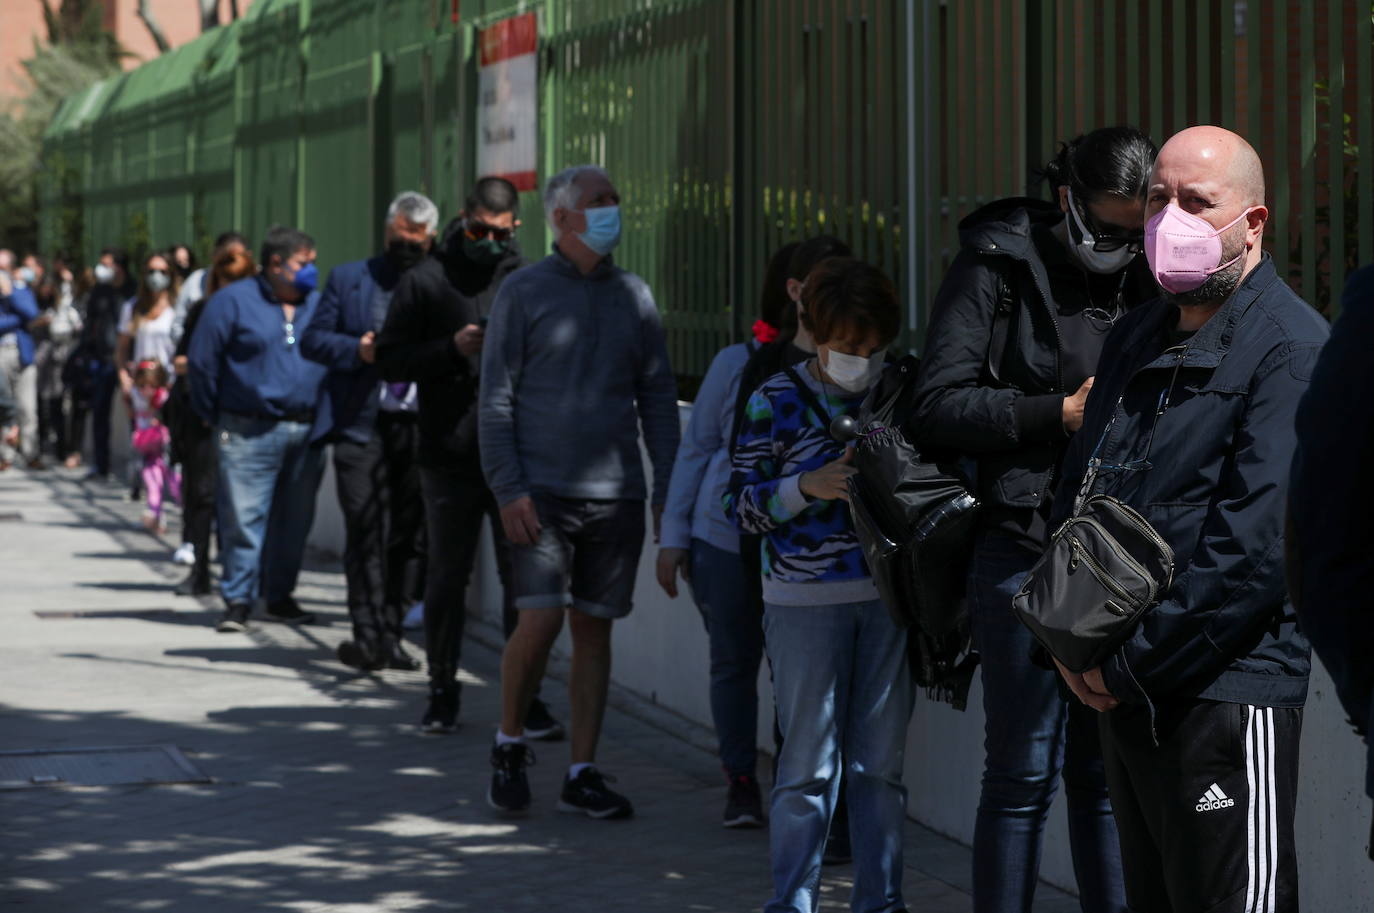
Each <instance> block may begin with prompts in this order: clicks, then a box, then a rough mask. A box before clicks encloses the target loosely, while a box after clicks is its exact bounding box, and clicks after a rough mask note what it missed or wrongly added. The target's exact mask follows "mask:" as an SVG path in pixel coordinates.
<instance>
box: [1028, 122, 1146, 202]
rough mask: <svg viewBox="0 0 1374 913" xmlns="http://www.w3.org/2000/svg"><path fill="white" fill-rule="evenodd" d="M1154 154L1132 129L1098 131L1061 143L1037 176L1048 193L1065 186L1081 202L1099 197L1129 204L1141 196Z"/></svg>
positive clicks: (1142, 138) (1143, 137)
mask: <svg viewBox="0 0 1374 913" xmlns="http://www.w3.org/2000/svg"><path fill="white" fill-rule="evenodd" d="M1157 151H1158V150H1157V149H1156V147H1155V144H1154V142H1153V141H1151V139H1150V138H1149V137H1148V136H1146V135H1145V134H1144V133H1141V132H1140V131H1139V130H1137V129H1136V128H1135V127H1102V128H1101V129H1098V130H1094V131H1092V132H1091V133H1085V134H1083V135H1082V136H1078V137H1075V138H1074V139H1072V140H1070V141H1069V142H1067V143H1061V144H1060V146H1059V153H1058V154H1057V155H1056V156H1055V157H1054V158H1053V159H1051V160H1050V161H1049V162H1048V163H1046V165H1045V167H1044V169H1043V170H1042V171H1041V172H1040V174H1041V177H1043V178H1044V179H1045V180H1046V181H1047V182H1048V183H1049V185H1050V189H1051V190H1057V189H1058V188H1060V187H1064V186H1067V187H1068V188H1069V189H1070V190H1072V191H1073V194H1074V196H1075V197H1077V198H1078V199H1080V200H1082V201H1084V202H1092V201H1094V200H1096V199H1097V198H1099V197H1102V196H1115V197H1121V198H1123V199H1127V200H1133V199H1138V198H1140V197H1142V196H1144V195H1145V187H1146V184H1147V183H1149V180H1150V169H1151V168H1152V167H1154V162H1155V153H1156V152H1157Z"/></svg>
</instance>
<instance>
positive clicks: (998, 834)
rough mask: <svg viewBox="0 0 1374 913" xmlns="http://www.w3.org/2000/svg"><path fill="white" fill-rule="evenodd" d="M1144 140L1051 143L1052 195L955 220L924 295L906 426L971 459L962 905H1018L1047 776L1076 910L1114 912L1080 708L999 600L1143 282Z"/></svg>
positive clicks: (1105, 839) (1036, 545) (1112, 136)
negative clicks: (970, 793) (978, 660)
mask: <svg viewBox="0 0 1374 913" xmlns="http://www.w3.org/2000/svg"><path fill="white" fill-rule="evenodd" d="M1154 154H1155V146H1154V144H1153V143H1152V142H1151V141H1150V140H1149V138H1148V137H1146V136H1145V135H1144V134H1142V133H1141V132H1140V131H1138V130H1135V129H1133V128H1130V127H1111V128H1105V129H1101V130H1095V131H1093V132H1092V133H1089V134H1087V135H1085V136H1081V137H1078V138H1077V139H1075V140H1073V141H1072V142H1070V143H1068V144H1066V145H1064V146H1063V147H1062V148H1061V150H1060V153H1059V155H1058V156H1057V157H1056V158H1055V159H1054V161H1052V162H1050V163H1049V165H1047V166H1046V168H1045V172H1044V176H1045V178H1046V179H1047V180H1048V182H1049V184H1050V187H1051V188H1052V189H1053V191H1054V198H1055V202H1054V203H1046V202H1043V201H1040V200H1033V199H1024V198H1013V199H1007V200H1001V201H998V202H996V203H992V204H989V205H987V206H984V207H983V208H982V209H980V210H978V211H977V212H975V213H973V214H972V215H970V216H969V217H967V218H966V219H964V220H963V222H961V223H960V225H959V235H960V241H961V250H960V252H959V254H958V256H957V257H955V260H954V262H953V263H952V264H951V265H950V268H949V272H948V274H947V275H946V276H945V281H944V283H943V285H942V286H941V288H940V292H939V294H938V296H937V297H936V300H935V306H934V309H933V314H932V318H931V325H930V330H929V334H928V336H927V340H926V349H925V356H924V358H923V359H922V361H921V367H920V372H919V374H918V378H917V405H916V408H915V413H914V416H913V418H912V420H911V424H910V426H909V428H908V431H909V433H910V435H911V436H912V438H913V439H914V440H915V441H916V442H917V443H918V444H919V445H920V446H922V447H923V448H925V449H927V450H934V451H943V452H946V453H952V454H956V455H959V456H963V457H967V458H969V459H970V460H972V461H973V462H974V463H976V465H977V489H978V496H979V499H980V500H981V501H982V503H983V512H982V515H981V518H980V524H981V529H980V531H979V536H978V540H977V544H976V546H975V548H974V554H973V561H972V566H971V568H970V573H969V613H970V621H971V624H972V629H973V641H974V646H975V648H976V649H977V650H978V651H979V653H980V654H981V656H982V667H981V668H982V679H983V707H984V711H985V714H986V717H987V729H986V733H987V740H986V748H987V759H986V764H985V767H984V773H983V790H982V799H981V801H980V802H979V806H978V818H977V825H976V828H975V831H974V863H973V864H974V879H973V885H974V889H973V890H974V910H975V911H976V913H987V911H996V913H1016V911H1029V910H1030V909H1031V900H1032V897H1033V895H1034V891H1035V884H1036V879H1037V876H1038V872H1039V865H1040V847H1041V838H1042V832H1043V829H1044V822H1045V817H1046V815H1047V814H1048V812H1049V808H1050V802H1051V800H1052V799H1053V798H1054V794H1055V791H1056V789H1057V787H1058V782H1057V781H1058V779H1059V777H1060V775H1061V773H1062V775H1063V778H1064V784H1065V788H1066V790H1067V795H1068V803H1069V832H1070V838H1071V842H1072V850H1073V858H1074V870H1075V872H1076V873H1077V876H1078V886H1079V891H1080V896H1081V902H1082V905H1083V909H1084V910H1085V911H1093V913H1112V911H1120V910H1124V909H1125V901H1124V898H1123V894H1122V887H1121V861H1120V850H1119V848H1118V844H1117V834H1116V825H1115V822H1114V821H1113V819H1112V812H1111V804H1110V802H1109V800H1108V798H1107V786H1106V781H1105V779H1104V776H1103V770H1102V756H1101V751H1100V748H1099V747H1098V737H1097V722H1096V720H1095V719H1094V718H1093V717H1094V712H1093V711H1091V710H1089V709H1088V708H1086V707H1082V706H1070V704H1069V702H1067V701H1066V700H1065V699H1064V697H1063V696H1062V693H1061V691H1060V688H1059V684H1058V677H1057V675H1056V674H1055V672H1054V671H1053V670H1052V669H1048V668H1042V667H1041V666H1039V665H1037V664H1036V663H1034V662H1032V660H1031V654H1032V650H1033V647H1034V641H1033V639H1032V638H1031V635H1030V633H1029V632H1028V631H1027V630H1026V629H1025V628H1023V627H1022V626H1021V624H1020V623H1019V622H1018V621H1017V620H1016V619H1015V617H1014V616H1013V615H1012V613H1011V599H1012V595H1013V594H1014V593H1015V592H1016V590H1017V589H1018V588H1019V587H1020V585H1021V581H1022V580H1023V579H1024V577H1025V575H1026V573H1027V572H1028V571H1029V570H1030V568H1031V566H1032V565H1033V564H1034V563H1035V561H1036V559H1037V558H1038V557H1039V555H1040V553H1041V551H1042V549H1043V547H1044V543H1045V541H1046V539H1047V537H1048V532H1049V531H1048V530H1047V529H1046V518H1047V517H1048V515H1049V509H1050V499H1051V493H1052V492H1053V490H1054V482H1055V477H1056V472H1057V469H1058V465H1059V461H1060V459H1062V457H1063V455H1064V451H1065V449H1066V447H1067V445H1068V441H1069V437H1070V435H1072V434H1073V433H1074V432H1075V431H1077V430H1078V428H1079V426H1080V425H1081V424H1082V422H1083V404H1084V402H1085V401H1086V399H1087V395H1088V390H1089V389H1090V388H1091V386H1092V378H1093V375H1094V373H1096V365H1097V358H1098V354H1099V353H1100V352H1101V349H1102V342H1103V340H1104V339H1105V338H1106V335H1107V332H1108V331H1109V330H1110V329H1111V327H1112V325H1113V324H1114V323H1115V322H1116V320H1117V319H1118V318H1119V317H1120V316H1121V315H1122V314H1124V313H1125V312H1126V311H1128V310H1129V309H1130V308H1132V307H1134V306H1135V305H1138V304H1141V303H1143V302H1144V301H1146V300H1149V299H1151V298H1153V297H1155V295H1156V294H1157V291H1156V289H1155V285H1154V282H1153V281H1152V279H1151V277H1150V274H1149V271H1148V269H1147V268H1146V266H1145V263H1144V258H1143V257H1138V256H1137V254H1138V253H1139V251H1140V250H1141V243H1142V240H1143V235H1144V206H1145V202H1144V201H1145V189H1146V183H1147V181H1148V177H1149V173H1150V167H1151V165H1152V163H1153V161H1154Z"/></svg>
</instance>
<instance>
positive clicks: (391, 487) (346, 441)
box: [301, 191, 439, 672]
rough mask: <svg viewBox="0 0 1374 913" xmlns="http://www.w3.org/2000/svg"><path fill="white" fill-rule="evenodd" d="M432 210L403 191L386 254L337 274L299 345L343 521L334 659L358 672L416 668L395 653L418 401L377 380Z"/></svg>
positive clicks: (407, 560)
mask: <svg viewBox="0 0 1374 913" xmlns="http://www.w3.org/2000/svg"><path fill="white" fill-rule="evenodd" d="M438 227H439V209H438V207H436V206H435V205H434V203H433V201H431V200H430V199H429V198H428V197H425V196H423V195H421V194H418V193H413V192H409V191H407V192H406V193H403V194H401V195H400V196H398V197H397V198H396V199H395V200H393V201H392V203H391V207H390V208H389V209H388V210H387V214H386V228H385V234H384V242H385V251H384V252H383V253H381V254H379V255H377V256H375V257H370V258H368V259H366V260H355V261H353V262H352V263H345V264H342V265H341V266H337V267H335V268H334V269H333V270H332V271H331V272H330V274H329V281H328V282H326V283H325V286H324V293H323V294H322V295H321V296H320V304H319V307H317V308H316V309H315V312H314V315H313V316H312V317H311V318H310V325H309V326H308V327H307V328H306V330H305V335H304V336H303V337H302V338H301V351H302V352H304V353H305V356H306V358H310V359H313V360H314V361H318V362H319V363H320V364H323V365H327V366H328V367H329V369H330V371H329V376H328V377H327V378H326V379H325V382H324V386H322V387H321V388H320V402H319V407H318V409H317V410H316V415H315V430H314V433H313V435H312V436H313V437H314V439H315V440H318V441H325V442H328V443H331V444H333V446H334V479H335V481H336V482H337V483H338V491H339V507H340V509H342V511H343V515H344V531H345V545H344V576H345V578H346V580H347V582H348V614H349V615H350V616H351V617H352V620H353V639H352V640H346V641H344V642H343V643H341V644H339V649H338V656H339V661H340V662H341V663H343V664H344V665H346V666H352V667H353V668H355V669H361V670H363V671H372V670H375V669H387V668H390V669H403V670H407V671H412V672H413V671H415V670H416V669H418V668H420V664H419V663H418V662H417V661H416V660H415V659H413V658H412V657H410V656H409V655H407V654H406V652H405V650H404V649H403V648H402V646H401V641H402V633H401V616H402V611H403V604H404V602H405V601H406V600H407V599H408V598H412V597H414V596H415V595H416V593H417V591H418V590H419V588H420V586H421V585H422V584H421V582H420V578H421V577H423V575H424V570H423V556H422V552H421V549H420V529H421V524H422V523H423V518H424V508H423V507H422V505H421V503H420V483H419V475H418V472H417V469H416V465H415V456H416V450H417V447H418V425H417V422H416V413H417V409H418V407H417V405H416V396H415V389H414V385H413V384H410V383H395V384H387V383H383V382H382V379H381V376H380V374H378V371H377V367H376V362H377V352H376V338H377V333H378V332H379V331H380V330H381V329H382V325H383V324H384V323H385V322H386V315H387V310H388V308H389V307H390V304H391V294H392V292H393V291H395V289H396V284H397V283H398V282H400V279H401V274H402V273H404V272H406V271H407V270H409V269H410V268H411V267H412V266H415V265H416V264H417V263H419V262H420V261H421V260H423V259H424V258H425V256H427V255H428V253H429V249H430V246H431V245H432V244H433V243H434V233H435V231H436V230H437V229H438Z"/></svg>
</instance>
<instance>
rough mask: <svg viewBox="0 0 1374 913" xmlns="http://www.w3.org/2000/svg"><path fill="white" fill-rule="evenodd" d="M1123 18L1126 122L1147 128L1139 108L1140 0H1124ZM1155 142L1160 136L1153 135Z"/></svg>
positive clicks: (1143, 128)
mask: <svg viewBox="0 0 1374 913" xmlns="http://www.w3.org/2000/svg"><path fill="white" fill-rule="evenodd" d="M1121 13H1122V16H1123V18H1124V20H1125V28H1124V30H1123V32H1124V37H1125V41H1124V42H1123V43H1124V44H1125V47H1126V80H1125V82H1126V122H1127V123H1129V124H1130V125H1131V126H1133V127H1138V128H1140V129H1142V130H1147V131H1148V130H1149V129H1150V128H1149V125H1148V124H1146V123H1145V122H1144V121H1143V120H1142V119H1141V118H1142V112H1141V110H1140V35H1141V29H1140V0H1125V2H1124V3H1123V4H1122V6H1121ZM1154 140H1155V142H1159V141H1160V137H1158V136H1155V137H1154Z"/></svg>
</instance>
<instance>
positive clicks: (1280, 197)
mask: <svg viewBox="0 0 1374 913" xmlns="http://www.w3.org/2000/svg"><path fill="white" fill-rule="evenodd" d="M1269 2H1270V3H1271V9H1272V11H1273V17H1272V19H1270V18H1269V17H1266V25H1268V26H1269V28H1270V34H1271V39H1270V40H1271V41H1272V42H1273V48H1274V51H1273V56H1272V60H1273V62H1274V68H1273V78H1274V86H1275V87H1276V91H1275V92H1274V95H1273V99H1274V122H1273V123H1272V124H1271V125H1270V130H1269V132H1268V133H1266V135H1267V136H1271V137H1274V142H1275V146H1274V153H1275V154H1274V163H1273V171H1272V174H1273V175H1274V178H1273V188H1274V209H1273V215H1272V216H1271V217H1270V224H1271V225H1273V227H1274V237H1273V245H1272V247H1271V252H1272V253H1273V255H1274V266H1275V268H1276V269H1277V270H1278V271H1279V275H1280V276H1287V275H1288V264H1289V256H1288V254H1289V246H1288V239H1289V236H1290V234H1291V232H1289V230H1288V226H1289V225H1291V224H1292V220H1293V213H1292V212H1291V211H1290V210H1289V208H1288V200H1289V188H1290V186H1291V177H1292V176H1291V175H1290V174H1289V171H1288V146H1289V143H1290V136H1291V134H1290V133H1289V121H1288V115H1289V96H1288V92H1287V91H1285V89H1286V87H1287V86H1288V4H1287V2H1286V0H1269ZM1252 68H1253V69H1259V68H1258V67H1255V66H1254V65H1253V64H1252Z"/></svg>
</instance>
